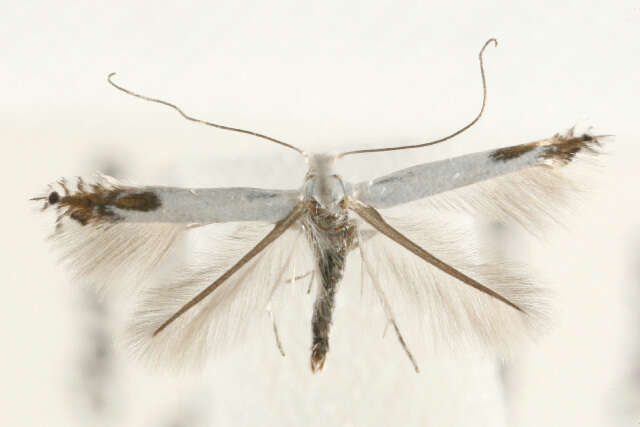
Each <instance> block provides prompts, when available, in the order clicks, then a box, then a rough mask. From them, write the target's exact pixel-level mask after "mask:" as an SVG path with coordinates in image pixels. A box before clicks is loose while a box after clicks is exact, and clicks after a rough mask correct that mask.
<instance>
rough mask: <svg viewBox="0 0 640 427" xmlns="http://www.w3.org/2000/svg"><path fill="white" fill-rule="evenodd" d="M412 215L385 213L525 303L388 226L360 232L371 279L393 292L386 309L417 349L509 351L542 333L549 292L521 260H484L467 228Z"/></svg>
mask: <svg viewBox="0 0 640 427" xmlns="http://www.w3.org/2000/svg"><path fill="white" fill-rule="evenodd" d="M410 216H411V215H405V216H403V217H402V218H399V217H392V216H388V215H385V216H384V219H385V220H386V221H387V223H388V224H389V225H391V226H392V227H393V228H395V229H396V230H398V231H399V232H401V233H402V234H403V235H404V236H406V237H407V238H409V239H411V241H412V242H414V243H416V244H417V245H419V246H421V247H422V248H424V249H425V250H427V251H429V252H430V253H432V254H434V256H436V257H437V258H439V259H441V260H443V261H444V262H445V263H447V264H448V265H450V266H452V267H453V268H455V269H456V270H459V271H461V272H462V273H464V274H466V275H467V276H469V277H472V278H473V279H475V280H476V281H478V282H479V283H481V284H482V285H484V286H485V287H487V288H489V289H491V290H493V291H495V292H496V293H497V294H499V295H501V296H503V297H505V298H506V299H508V300H509V301H511V302H513V303H514V304H515V305H516V306H517V307H519V308H520V310H521V311H519V310H518V309H515V308H514V307H513V306H511V305H508V304H505V303H504V302H503V301H501V300H499V299H496V298H495V297H493V296H491V295H488V294H486V293H483V292H481V291H479V290H478V289H476V288H474V287H471V286H469V285H468V284H466V283H463V282H462V281H460V280H458V279H456V278H454V277H452V276H451V275H449V274H446V273H445V272H443V271H442V270H440V269H437V268H435V267H434V266H432V265H431V264H429V263H427V262H425V260H424V259H422V258H420V257H419V256H417V255H415V254H414V253H412V252H410V251H409V250H407V249H405V248H404V247H401V246H400V245H398V244H397V243H396V242H394V241H393V240H391V239H389V238H388V237H387V236H385V235H383V234H381V233H377V234H376V235H375V237H372V238H370V239H367V240H363V239H361V242H360V245H361V249H362V250H361V256H362V258H363V262H364V274H365V275H366V276H367V277H366V279H367V280H366V281H370V283H371V284H372V285H373V286H372V288H371V289H372V290H373V291H374V292H375V293H376V294H378V296H379V297H380V296H381V295H384V298H386V304H388V307H383V308H384V310H385V312H388V314H387V315H393V316H394V317H395V318H396V323H397V325H398V327H399V329H400V331H401V332H402V333H403V335H404V336H405V338H406V339H407V341H408V345H409V347H410V348H412V347H413V346H416V345H419V344H425V343H426V344H427V345H428V346H429V347H431V346H432V345H435V346H436V347H438V346H441V345H442V344H443V343H444V344H446V345H447V346H457V345H473V346H475V347H478V345H480V346H481V347H483V348H487V349H490V351H495V352H497V353H498V354H500V355H503V356H505V357H506V356H508V354H509V353H510V352H511V350H512V349H513V348H514V346H516V345H517V344H518V343H519V342H521V341H522V339H523V338H526V337H533V336H536V335H537V334H538V333H539V332H540V330H541V329H543V328H544V326H545V324H546V320H547V318H548V314H549V308H548V302H547V301H548V300H547V298H546V296H545V291H544V290H543V289H541V288H539V287H537V286H535V285H534V284H533V283H532V282H531V281H530V280H529V279H528V277H529V275H525V274H524V272H523V270H522V268H521V267H518V266H515V265H509V264H505V263H496V262H491V261H488V260H486V259H483V258H484V257H483V255H484V254H485V252H483V251H482V250H480V249H481V248H479V246H478V244H473V242H472V241H470V239H469V235H468V234H467V233H466V232H462V231H461V230H456V229H454V228H453V227H451V226H448V225H447V224H446V223H445V222H444V221H438V220H437V219H435V218H424V217H420V219H419V220H418V219H417V218H416V219H413V220H412V219H408V218H409V217H410ZM367 229H368V227H367V226H366V225H363V226H361V227H360V230H361V231H365V230H367ZM366 281H365V282H366ZM384 304H385V303H383V305H384Z"/></svg>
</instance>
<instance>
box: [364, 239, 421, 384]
mask: <svg viewBox="0 0 640 427" xmlns="http://www.w3.org/2000/svg"><path fill="white" fill-rule="evenodd" d="M359 249H360V257H361V259H362V261H363V263H364V265H365V266H366V268H367V273H368V274H369V277H370V278H371V282H372V283H373V287H374V289H375V290H376V294H377V295H378V298H380V303H381V304H382V309H383V310H384V313H385V315H386V316H387V324H386V326H385V333H386V330H387V326H388V325H389V324H391V325H393V330H394V331H395V333H396V336H397V337H398V342H400V345H401V346H402V349H403V350H404V352H405V353H406V355H407V357H408V358H409V361H410V362H411V364H412V365H413V369H414V370H415V371H416V372H417V373H419V372H420V368H419V367H418V364H417V363H416V360H415V359H414V357H413V354H412V353H411V350H409V346H408V345H407V342H406V341H405V340H404V338H403V336H402V333H401V332H400V328H398V324H397V323H396V319H395V316H394V315H393V311H392V310H391V305H389V301H388V300H387V296H386V295H385V294H384V291H383V290H382V287H381V286H380V283H379V282H378V279H377V277H376V276H375V275H374V274H373V273H372V272H371V270H370V265H369V263H368V262H367V261H366V259H365V255H364V251H363V250H362V247H360V248H359Z"/></svg>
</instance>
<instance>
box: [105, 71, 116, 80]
mask: <svg viewBox="0 0 640 427" xmlns="http://www.w3.org/2000/svg"><path fill="white" fill-rule="evenodd" d="M115 75H116V72H115V71H114V72H112V73H109V74H108V75H107V80H109V81H111V78H112V77H113V76H115Z"/></svg>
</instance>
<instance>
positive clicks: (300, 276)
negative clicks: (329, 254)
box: [284, 270, 313, 283]
mask: <svg viewBox="0 0 640 427" xmlns="http://www.w3.org/2000/svg"><path fill="white" fill-rule="evenodd" d="M310 274H313V270H311V271H307V272H306V273H304V274H301V275H299V276H295V277H293V278H291V279H287V280H286V281H285V282H284V283H293V282H297V281H298V280H300V279H304V278H305V277H307V276H309V275H310Z"/></svg>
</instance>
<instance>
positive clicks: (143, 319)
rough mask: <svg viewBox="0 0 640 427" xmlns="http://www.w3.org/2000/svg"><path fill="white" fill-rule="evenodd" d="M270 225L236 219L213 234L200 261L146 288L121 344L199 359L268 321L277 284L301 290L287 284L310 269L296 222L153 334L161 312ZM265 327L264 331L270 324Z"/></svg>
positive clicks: (182, 359)
mask: <svg viewBox="0 0 640 427" xmlns="http://www.w3.org/2000/svg"><path fill="white" fill-rule="evenodd" d="M272 228H273V226H272V225H268V224H264V223H253V222H249V223H242V224H237V225H236V229H235V231H234V232H233V233H231V234H230V235H228V236H227V237H226V238H224V239H217V241H216V242H215V248H213V251H212V252H210V253H208V254H200V255H199V256H197V259H199V260H200V261H199V262H197V263H195V264H194V265H192V266H190V267H188V268H186V269H183V270H181V271H179V272H177V273H176V274H175V275H174V277H169V278H167V279H166V281H163V283H161V284H160V285H159V286H156V287H152V288H149V289H146V290H145V291H144V293H143V295H142V298H141V302H140V304H139V308H138V311H137V312H136V313H135V314H134V316H133V319H134V321H133V322H134V323H133V324H132V325H131V327H130V330H129V332H130V333H129V338H128V344H129V345H130V346H131V347H132V348H133V350H134V352H135V353H136V354H137V355H139V356H140V357H142V358H143V359H145V360H146V361H148V362H150V364H152V365H160V366H168V367H170V368H184V367H189V366H194V365H196V366H198V365H200V364H201V363H202V362H203V361H204V360H205V359H206V358H207V356H210V355H215V354H217V353H219V352H222V351H223V350H224V349H226V348H227V347H228V346H229V345H231V344H233V343H235V342H236V341H237V340H238V339H239V338H242V337H244V336H245V335H246V334H247V332H248V331H254V330H261V331H264V330H265V328H260V327H259V326H260V324H261V325H262V326H264V325H270V324H271V320H270V318H269V312H268V308H269V305H270V302H271V301H270V300H271V298H272V297H273V295H274V294H275V291H276V290H277V289H278V287H280V286H299V287H300V288H301V289H302V288H305V289H306V283H302V282H300V283H296V284H291V283H287V281H290V279H291V278H292V277H295V275H296V272H305V271H309V270H311V266H312V263H311V259H312V258H311V254H310V249H309V245H308V243H307V240H306V237H305V236H304V234H303V232H302V230H301V228H300V227H299V226H298V225H294V226H292V227H291V228H289V229H288V230H287V231H285V232H284V233H283V234H282V235H280V236H279V237H278V238H277V239H276V240H275V241H273V242H272V243H271V244H270V245H269V246H267V247H266V248H265V249H264V250H263V251H261V252H260V253H259V254H258V255H256V256H255V257H254V258H252V259H251V260H250V261H249V262H248V263H247V264H245V265H244V266H242V267H241V268H240V269H239V270H238V271H236V272H235V273H234V274H233V275H231V276H230V277H229V278H228V279H227V280H225V281H224V282H223V283H222V284H221V285H220V286H218V287H217V288H216V289H215V290H214V291H213V292H212V293H210V294H208V295H207V296H206V298H204V299H203V300H201V301H199V302H198V303H197V304H196V305H194V306H193V307H191V308H190V309H189V310H188V311H186V312H185V313H184V314H182V315H181V316H180V317H178V318H177V319H176V320H175V321H173V322H172V323H170V324H169V325H168V326H166V328H164V329H163V330H162V331H160V332H159V333H157V334H156V335H155V336H154V332H156V331H157V330H158V328H159V327H160V326H162V325H163V324H164V323H165V322H166V320H167V319H169V318H171V316H172V315H173V314H174V313H176V312H177V311H178V310H180V308H181V307H183V306H184V305H185V304H187V303H188V302H189V301H191V300H192V299H193V298H194V297H196V295H198V294H199V293H200V292H202V291H203V290H204V289H205V288H207V287H208V286H209V285H211V283H213V282H215V281H216V279H218V278H219V277H220V276H221V275H223V274H224V273H225V272H226V271H228V270H229V269H230V268H231V267H232V266H233V265H234V264H235V263H236V262H237V261H238V260H240V259H241V258H242V257H243V256H244V255H245V254H247V253H248V252H249V251H250V250H251V249H252V248H253V247H254V246H255V245H256V243H257V242H258V241H260V239H262V238H264V237H265V235H267V234H268V233H269V232H270V231H271V229H272ZM305 289H303V290H302V291H301V292H300V294H301V295H302V294H304V290H305ZM289 303H293V304H295V302H289ZM266 330H267V331H269V333H271V330H270V328H267V329H266ZM274 346H275V344H274ZM274 351H276V350H274Z"/></svg>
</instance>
